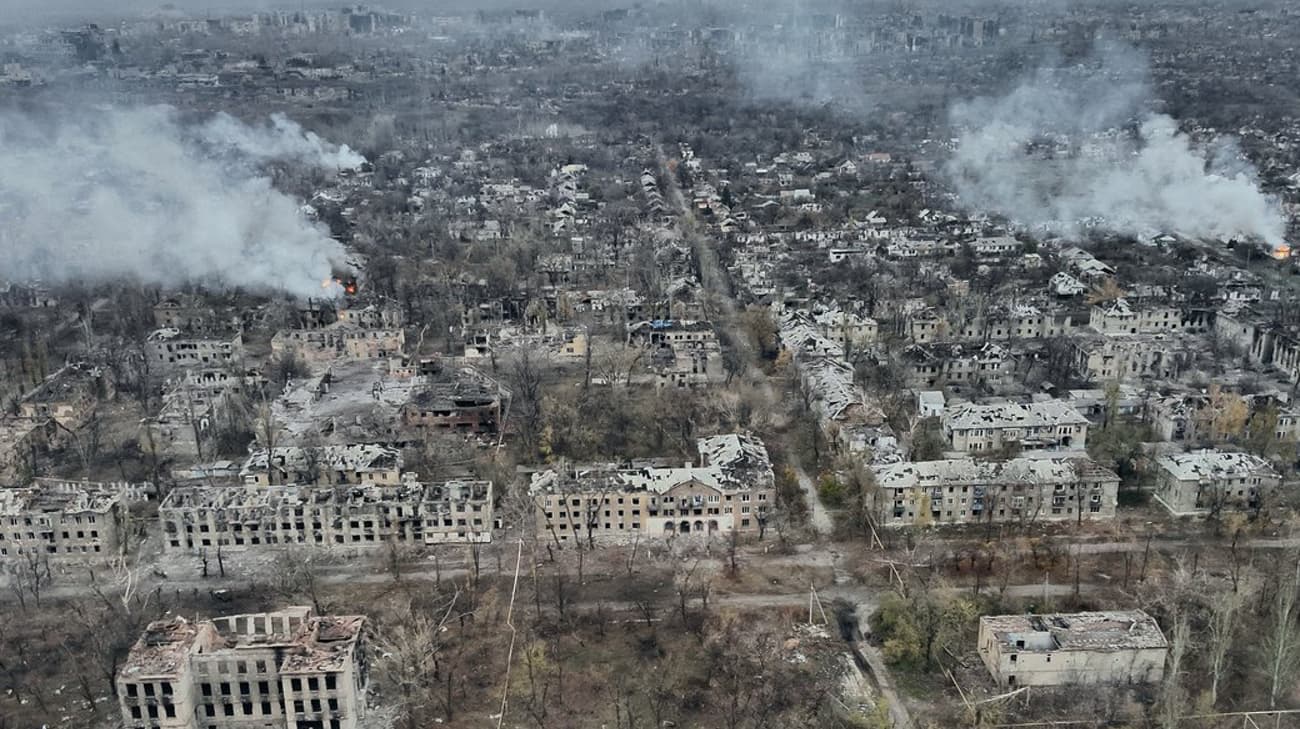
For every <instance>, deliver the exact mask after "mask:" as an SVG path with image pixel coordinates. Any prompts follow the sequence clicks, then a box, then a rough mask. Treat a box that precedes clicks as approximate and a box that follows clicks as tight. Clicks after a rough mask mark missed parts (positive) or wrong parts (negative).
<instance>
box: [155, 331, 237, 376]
mask: <svg viewBox="0 0 1300 729" xmlns="http://www.w3.org/2000/svg"><path fill="white" fill-rule="evenodd" d="M147 344H148V354H147V356H148V357H149V358H150V359H151V360H152V361H153V362H154V363H155V364H157V365H158V366H159V367H161V368H162V369H172V368H183V367H213V366H219V365H223V364H231V363H235V362H238V361H239V360H241V359H243V357H244V341H243V337H242V336H241V335H239V334H236V335H235V336H234V337H233V338H231V339H225V340H223V339H185V338H182V337H173V338H170V339H168V338H157V339H154V338H150V340H149V341H148V343H147Z"/></svg>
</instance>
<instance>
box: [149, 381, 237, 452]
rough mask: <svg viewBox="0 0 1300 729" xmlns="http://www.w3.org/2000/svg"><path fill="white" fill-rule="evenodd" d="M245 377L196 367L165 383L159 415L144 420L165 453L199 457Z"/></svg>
mask: <svg viewBox="0 0 1300 729" xmlns="http://www.w3.org/2000/svg"><path fill="white" fill-rule="evenodd" d="M245 380H246V377H245V376H240V375H237V374H234V373H232V372H229V371H227V370H223V369H214V368H208V369H195V370H188V371H186V373H185V375H184V376H183V377H179V378H176V379H175V380H174V381H172V382H169V383H167V388H166V391H165V392H164V393H163V398H162V408H161V409H160V410H159V411H158V415H157V416H156V417H154V418H151V419H149V420H147V421H145V423H144V426H145V427H147V428H149V430H150V431H151V433H150V434H151V436H152V437H153V442H154V444H155V446H156V447H157V448H158V449H159V450H160V451H161V452H164V453H170V454H176V455H184V456H189V457H193V458H199V457H202V455H203V445H204V442H205V441H206V440H207V439H208V438H209V437H210V435H209V434H210V432H211V430H212V429H213V427H214V423H215V420H216V418H217V417H218V416H219V415H221V413H222V412H223V411H224V410H225V408H226V407H227V406H228V404H229V398H230V397H231V396H233V395H237V394H239V393H240V392H241V391H242V390H243V387H244V385H245V384H246V383H245Z"/></svg>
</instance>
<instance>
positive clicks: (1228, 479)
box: [1155, 449, 1282, 516]
mask: <svg viewBox="0 0 1300 729" xmlns="http://www.w3.org/2000/svg"><path fill="white" fill-rule="evenodd" d="M1156 468H1157V469H1158V470H1157V472H1156V493H1155V496H1156V499H1157V500H1158V501H1159V502H1160V503H1161V504H1163V505H1164V507H1165V508H1166V509H1169V511H1170V512H1171V513H1173V514H1174V515H1176V516H1188V515H1196V514H1211V513H1217V512H1219V511H1223V510H1241V511H1258V510H1259V509H1260V508H1261V506H1262V505H1263V499H1264V497H1265V496H1267V495H1268V493H1269V492H1270V491H1272V490H1273V489H1276V488H1277V487H1278V486H1279V485H1281V483H1282V477H1281V476H1280V475H1279V474H1278V472H1277V471H1275V470H1273V467H1272V466H1270V465H1269V464H1268V461H1266V460H1264V459H1263V458H1260V457H1259V456H1255V455H1251V454H1249V453H1229V452H1226V451H1217V450H1208V449H1207V450H1199V451H1193V452H1191V453H1174V454H1170V455H1163V456H1160V457H1158V458H1157V459H1156Z"/></svg>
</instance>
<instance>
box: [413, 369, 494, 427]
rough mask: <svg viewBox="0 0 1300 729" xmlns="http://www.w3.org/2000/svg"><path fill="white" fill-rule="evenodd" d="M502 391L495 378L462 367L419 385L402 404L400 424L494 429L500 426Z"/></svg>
mask: <svg viewBox="0 0 1300 729" xmlns="http://www.w3.org/2000/svg"><path fill="white" fill-rule="evenodd" d="M430 379H431V380H433V379H434V378H432V377H431V378H430ZM503 394H504V391H503V390H502V388H501V385H500V384H498V383H497V382H496V381H495V380H493V379H491V378H489V377H486V376H484V375H482V374H481V373H479V372H478V371H476V370H471V369H469V368H463V369H461V370H460V371H458V372H455V373H451V376H450V377H442V378H437V379H436V381H430V382H429V383H428V384H427V385H426V386H424V387H422V388H421V389H419V390H418V391H417V392H416V393H415V395H414V396H413V397H412V398H411V401H410V402H408V403H406V404H405V405H403V406H402V424H403V425H406V426H408V427H412V428H418V429H420V430H431V431H438V430H447V431H452V432H456V433H479V434H489V433H496V432H498V430H499V429H500V427H501V401H502V399H503Z"/></svg>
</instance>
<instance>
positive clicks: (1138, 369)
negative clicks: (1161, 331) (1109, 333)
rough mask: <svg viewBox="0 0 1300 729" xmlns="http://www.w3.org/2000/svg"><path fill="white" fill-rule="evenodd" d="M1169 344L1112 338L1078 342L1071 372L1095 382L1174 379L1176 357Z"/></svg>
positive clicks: (1167, 340)
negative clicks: (1144, 378)
mask: <svg viewBox="0 0 1300 729" xmlns="http://www.w3.org/2000/svg"><path fill="white" fill-rule="evenodd" d="M1172 341H1174V340H1170V339H1166V340H1164V341H1163V342H1159V341H1156V340H1152V339H1143V338H1137V337H1111V338H1107V339H1104V340H1102V341H1082V342H1078V343H1077V344H1076V345H1075V362H1074V368H1075V371H1076V372H1077V373H1078V374H1079V375H1080V376H1081V377H1083V378H1085V379H1089V380H1096V381H1109V380H1117V379H1118V380H1124V379H1134V378H1141V377H1162V378H1168V377H1173V376H1174V373H1175V372H1176V371H1177V364H1178V362H1177V360H1178V359H1179V356H1178V354H1177V353H1176V352H1172V351H1171V350H1170V348H1169V347H1167V346H1166V345H1168V344H1170V343H1171V342H1172Z"/></svg>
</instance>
